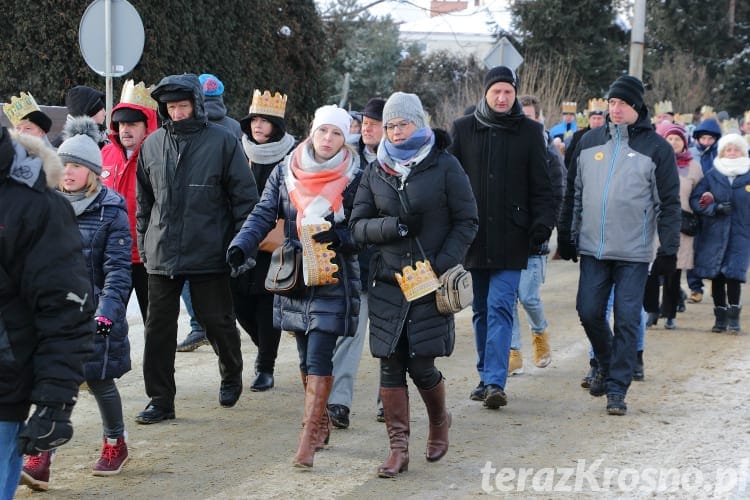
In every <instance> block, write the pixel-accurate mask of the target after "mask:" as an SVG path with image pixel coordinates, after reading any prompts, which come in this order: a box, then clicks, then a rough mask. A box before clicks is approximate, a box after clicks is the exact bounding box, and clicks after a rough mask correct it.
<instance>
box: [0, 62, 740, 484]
mask: <svg viewBox="0 0 750 500" xmlns="http://www.w3.org/2000/svg"><path fill="white" fill-rule="evenodd" d="M519 85H520V84H519V79H518V76H517V74H516V73H515V71H514V70H513V69H511V68H509V67H505V66H498V67H495V68H492V69H490V70H489V71H488V72H487V74H486V75H485V77H484V80H483V89H482V90H483V92H482V98H481V99H480V101H479V102H478V103H476V105H475V106H473V107H472V109H470V110H468V112H467V113H466V114H465V115H464V116H461V117H458V118H457V119H456V120H455V121H454V122H453V124H452V126H451V127H450V131H446V130H442V129H440V128H434V127H432V126H431V125H430V121H429V115H428V113H427V112H426V111H425V109H424V108H423V106H422V102H421V100H420V98H419V96H417V95H415V94H411V93H405V92H395V93H393V94H392V95H390V96H389V97H388V98H382V97H373V98H372V99H370V100H369V101H368V102H367V104H366V105H365V107H364V108H363V110H362V111H361V112H356V113H352V112H349V111H347V110H345V109H343V108H339V107H337V106H335V105H323V106H320V107H319V108H318V109H317V110H316V111H315V114H314V116H313V117H312V121H311V126H310V129H309V133H308V134H306V136H305V137H304V138H303V139H301V140H299V141H298V140H297V139H295V137H293V136H292V135H291V134H290V133H288V131H287V129H286V121H285V110H286V105H287V99H288V97H287V96H286V95H282V94H281V93H280V92H275V93H272V91H269V90H265V91H261V90H257V89H256V90H255V91H254V92H253V95H252V100H251V104H250V107H249V111H248V115H247V116H245V117H244V118H242V119H241V120H239V121H236V120H233V119H231V118H230V117H228V116H227V113H226V107H225V106H224V104H223V97H222V96H223V93H224V85H223V83H222V82H221V80H220V79H219V78H218V77H217V76H215V75H212V74H203V75H200V76H197V75H193V74H182V75H169V76H165V77H164V78H163V79H162V80H161V81H160V82H159V83H158V84H156V85H155V86H153V87H151V88H147V87H146V86H145V85H144V84H143V83H139V84H138V85H135V84H134V82H132V81H129V82H126V84H125V86H124V87H123V92H122V96H121V99H120V102H119V103H118V104H117V105H116V106H115V107H114V109H113V110H112V114H111V131H109V133H108V134H107V132H106V130H105V125H104V123H105V118H106V116H105V112H104V103H103V98H104V94H102V93H101V92H99V91H97V90H95V89H92V88H89V87H84V86H79V87H75V88H73V89H71V90H70V91H69V92H68V95H67V98H66V104H67V106H68V112H69V116H68V120H67V122H66V125H65V127H64V129H63V133H62V135H61V136H60V137H59V138H54V139H52V140H50V139H49V138H48V137H47V133H48V132H49V130H50V128H51V124H52V122H51V120H50V118H49V117H48V116H46V115H45V114H44V113H43V112H42V111H41V109H40V108H39V107H38V105H37V104H36V102H35V101H34V99H33V97H32V96H31V95H30V94H27V93H21V96H20V98H16V97H14V98H13V99H12V100H11V102H10V103H9V104H7V105H6V106H5V108H4V111H5V114H6V116H7V117H8V118H9V120H10V121H11V123H12V124H13V125H14V127H15V131H8V130H6V129H5V128H3V129H2V130H0V192H1V193H2V194H0V207H2V208H0V228H2V231H3V234H2V238H0V266H1V267H0V272H2V275H1V276H0V278H2V286H0V312H2V316H1V317H0V320H2V321H0V340H2V342H0V350H1V351H0V352H2V356H0V365H1V366H2V371H3V373H4V374H7V373H10V374H11V377H6V376H3V377H2V380H1V381H0V495H2V497H3V498H12V496H13V493H14V491H15V489H16V487H17V485H18V484H19V483H20V484H24V485H27V486H28V487H30V488H32V489H35V490H46V489H48V487H49V479H50V470H51V463H52V460H53V458H54V456H55V453H56V451H57V448H58V447H60V446H62V445H63V444H65V443H66V442H67V441H68V440H69V439H70V438H71V436H72V424H71V411H72V409H73V407H74V405H75V402H76V398H77V394H78V389H79V387H85V388H87V390H88V391H90V392H91V393H92V394H93V395H94V397H95V399H96V402H97V404H98V407H99V411H100V415H101V420H102V448H101V454H100V457H99V458H98V460H97V461H96V462H95V463H94V465H93V467H92V473H93V474H94V475H101V476H108V475H116V474H118V473H119V472H120V471H121V470H122V468H123V466H124V465H125V464H126V462H127V461H128V458H129V457H128V449H127V442H128V435H127V432H126V431H125V421H126V420H127V419H126V417H125V416H124V415H123V410H122V406H123V405H122V402H121V399H120V394H119V392H118V389H117V385H116V380H117V379H118V378H120V377H122V376H123V375H124V374H125V373H127V372H128V371H129V370H130V369H131V359H130V347H129V342H128V323H127V319H126V309H127V304H128V302H129V299H130V296H131V294H132V292H133V291H135V296H136V299H137V301H138V304H139V308H140V315H141V318H142V320H143V323H144V325H145V346H144V353H143V362H142V367H141V368H142V371H143V379H144V385H145V393H146V395H147V397H148V402H147V403H146V405H145V408H144V409H143V410H142V411H140V412H139V413H138V414H137V415H135V416H134V420H135V422H137V423H138V424H142V425H150V424H158V423H160V422H163V421H165V420H173V419H175V418H176V417H177V414H178V412H177V409H176V408H175V395H176V391H177V387H176V384H175V356H176V353H177V352H190V351H193V350H195V349H197V348H199V347H200V346H202V345H210V346H211V347H212V349H213V350H214V352H215V353H216V355H217V358H218V369H219V374H220V377H221V382H220V386H219V390H218V403H219V406H221V407H224V408H231V407H233V406H235V405H236V403H237V402H238V400H239V399H240V397H241V395H242V392H243V388H244V387H245V380H244V378H243V372H244V364H243V359H242V354H241V350H240V342H241V339H240V329H239V328H238V326H237V324H238V323H239V326H240V327H241V328H242V330H244V331H245V332H247V333H248V334H249V336H250V338H251V339H252V341H253V343H254V344H255V345H256V346H257V356H256V359H255V363H254V372H255V377H254V379H253V380H252V382H251V383H250V384H249V387H250V390H252V391H255V392H263V391H268V390H271V389H273V388H274V386H275V381H274V371H275V368H276V357H277V354H278V348H279V341H280V338H281V335H282V332H283V331H286V332H290V333H291V334H292V335H294V338H295V340H296V345H297V351H298V354H299V371H300V379H301V381H302V387H303V390H304V395H305V397H304V407H303V412H302V413H303V415H302V431H301V433H300V436H299V441H298V448H297V451H296V453H295V455H294V458H293V459H292V464H293V465H294V466H295V467H298V468H301V469H310V468H312V467H313V464H314V457H315V453H316V452H318V451H321V450H323V449H325V446H326V445H327V444H328V443H329V440H330V439H331V433H332V428H333V427H334V426H335V427H337V428H347V427H348V426H349V425H350V408H351V406H352V400H353V397H354V381H355V379H356V376H357V371H358V367H359V361H360V359H361V356H362V351H363V347H364V341H365V338H369V347H370V353H371V354H372V356H374V357H376V358H378V359H379V363H380V376H379V388H378V390H377V391H376V390H375V388H373V393H372V394H371V396H372V398H373V403H375V400H376V399H377V404H378V405H379V409H378V413H377V418H378V420H382V421H384V422H385V428H386V433H387V437H388V448H389V450H390V451H389V454H388V456H387V459H386V460H385V461H384V463H383V464H382V465H381V466H380V467H379V468H378V470H377V475H378V476H379V477H384V478H393V477H396V476H398V475H399V474H401V473H403V472H405V471H407V470H408V465H409V439H410V434H411V431H410V419H409V415H410V403H409V390H408V385H409V384H408V381H407V375H408V376H409V378H411V380H412V382H413V384H414V386H415V387H416V390H417V392H418V393H419V395H420V397H421V399H422V401H423V402H424V405H425V408H426V411H427V415H428V421H429V428H428V435H427V442H426V446H425V452H424V455H425V458H426V460H427V461H428V462H435V461H438V460H440V459H441V458H442V457H443V456H444V455H445V454H446V453H447V452H448V449H449V432H450V431H449V430H450V427H451V424H452V415H451V412H450V411H449V410H448V408H447V406H446V385H445V382H444V379H443V375H442V373H441V371H440V370H439V368H438V366H437V364H436V360H437V358H440V357H445V356H450V355H451V353H452V352H453V348H454V344H455V320H454V313H452V312H445V311H444V310H443V309H442V308H441V307H440V304H439V303H438V302H439V301H437V300H436V292H437V291H438V290H447V289H449V288H450V287H451V283H449V282H447V281H446V279H445V276H446V275H447V273H448V271H450V270H452V269H455V268H456V266H458V265H463V266H465V268H466V269H467V270H468V271H469V276H470V278H471V288H470V290H471V292H472V293H473V300H472V303H471V304H472V305H471V307H472V313H473V317H472V318H473V329H474V340H475V344H476V353H477V365H476V367H477V375H478V379H479V381H478V384H477V386H476V387H474V388H467V395H468V397H469V398H470V399H471V400H474V401H479V402H482V404H483V406H484V407H485V408H488V409H491V410H496V409H498V408H500V407H502V406H506V405H507V404H508V403H509V401H508V396H507V394H506V392H505V388H506V384H507V380H508V377H509V376H510V375H513V374H517V373H521V372H522V370H523V362H522V360H521V357H520V343H521V340H520V337H521V335H520V332H521V327H520V323H521V321H520V318H519V314H518V310H517V306H518V304H519V303H520V304H521V305H522V306H523V307H524V309H525V312H526V316H527V318H528V323H529V327H530V330H531V333H532V339H533V347H534V364H535V365H536V366H537V367H539V368H544V367H546V366H549V364H550V363H551V362H552V353H551V349H550V345H549V335H550V334H549V330H550V327H549V323H548V320H549V321H550V322H552V323H554V318H547V317H546V316H545V313H544V307H543V301H542V296H541V294H540V288H541V285H542V284H543V283H544V279H545V270H546V265H547V259H548V254H549V253H550V238H551V237H552V234H553V230H554V229H555V228H557V255H559V257H560V258H562V259H565V260H571V261H573V262H579V260H580V263H579V265H580V275H579V286H578V294H577V298H576V309H577V311H578V314H579V317H580V321H581V324H582V325H583V328H584V330H585V333H586V335H587V337H588V340H589V341H590V343H591V355H590V370H589V373H588V374H587V375H586V377H584V379H583V381H582V386H584V387H586V388H587V389H588V390H589V393H590V394H591V395H592V396H596V397H598V396H606V412H607V413H608V414H610V415H625V414H626V413H627V404H626V401H625V400H626V396H627V392H628V389H629V387H630V384H631V382H632V381H633V380H642V379H643V378H644V366H643V350H644V336H645V331H646V329H647V328H648V327H653V326H655V325H657V323H658V320H659V318H660V317H664V318H665V321H664V327H665V328H667V329H674V328H677V322H676V314H677V313H678V312H679V311H681V310H684V308H685V302H686V301H688V302H690V301H692V302H699V301H700V300H702V294H703V286H704V285H703V281H702V280H710V281H711V294H712V298H713V301H714V314H715V324H714V326H713V328H712V331H714V332H725V331H729V332H732V333H740V332H741V330H742V329H741V326H740V312H741V309H742V304H741V286H742V283H744V282H745V280H746V273H747V267H748V263H749V262H750V241H748V240H750V197H749V195H748V193H750V173H749V170H750V158H749V157H748V149H749V146H748V143H747V140H746V138H745V137H743V136H742V135H741V133H740V131H739V130H737V131H734V130H722V128H721V126H720V124H719V122H718V121H717V120H716V119H715V118H713V117H710V116H709V117H706V118H705V119H704V120H702V121H701V122H700V123H699V124H698V125H697V126H695V127H692V137H691V133H689V131H688V128H686V126H684V125H683V124H680V123H678V122H677V121H676V120H675V119H674V114H673V113H671V114H670V113H669V112H666V113H658V118H656V119H652V117H651V114H650V112H649V107H648V106H647V103H646V102H645V101H644V87H643V83H642V82H641V81H640V80H639V79H637V78H635V77H632V76H622V77H620V78H618V79H617V80H615V81H614V82H612V83H611V85H610V87H609V90H608V92H607V95H606V96H603V97H604V99H601V98H595V99H591V100H590V101H589V109H588V110H587V114H588V116H587V117H586V118H587V123H586V125H583V124H582V125H581V126H580V127H579V126H577V123H576V121H575V103H572V102H565V103H563V111H564V113H563V116H564V120H563V122H562V123H561V124H559V126H556V127H553V129H552V130H551V131H547V130H545V128H544V124H543V119H542V117H543V113H542V110H541V106H540V102H539V99H538V98H536V97H534V96H530V95H526V96H520V95H518V93H519V90H520V89H519ZM655 114H656V113H655ZM76 227H77V228H78V231H76V230H75V228H76ZM61 267H62V268H64V269H65V271H66V272H65V273H64V276H61V274H60V273H59V272H53V269H57V270H59V269H60V268H61ZM683 270H684V271H685V273H686V278H687V284H688V287H689V294H688V293H687V292H684V291H683V290H682V288H681V280H682V271H683ZM660 289H661V293H660ZM180 300H183V301H184V302H185V305H186V308H187V310H188V312H189V314H190V317H191V332H190V333H189V334H188V336H187V337H186V338H185V339H184V340H183V341H182V342H180V343H178V339H177V330H178V316H179V311H180ZM610 315H612V316H613V324H611V323H610V320H609V317H610ZM10 381H13V382H12V383H11V382H10ZM16 381H20V382H16ZM82 384H83V385H82ZM32 404H33V405H35V410H34V412H33V414H32V415H31V417H29V412H30V409H31V405H32ZM373 407H374V405H373ZM22 455H23V456H24V458H23V460H22V459H21V456H22Z"/></svg>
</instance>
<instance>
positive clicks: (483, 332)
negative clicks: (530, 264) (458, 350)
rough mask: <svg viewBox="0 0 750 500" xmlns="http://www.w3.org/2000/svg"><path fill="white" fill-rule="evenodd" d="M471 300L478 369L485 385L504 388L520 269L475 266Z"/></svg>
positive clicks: (472, 272)
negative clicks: (472, 297) (480, 267)
mask: <svg viewBox="0 0 750 500" xmlns="http://www.w3.org/2000/svg"><path fill="white" fill-rule="evenodd" d="M471 278H472V281H473V282H474V286H473V288H474V302H473V304H472V311H473V318H472V320H473V323H474V341H475V342H476V346H477V371H478V372H479V379H480V380H481V381H482V382H484V384H485V385H490V384H494V385H498V386H500V387H502V388H503V389H505V382H506V380H507V379H508V356H509V355H510V341H511V337H512V336H513V308H514V307H515V303H516V295H517V294H518V282H519V280H520V279H521V271H520V270H491V269H474V270H472V271H471Z"/></svg>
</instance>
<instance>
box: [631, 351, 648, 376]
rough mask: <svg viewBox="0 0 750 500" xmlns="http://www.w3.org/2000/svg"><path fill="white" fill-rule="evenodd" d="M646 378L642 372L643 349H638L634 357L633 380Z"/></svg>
mask: <svg viewBox="0 0 750 500" xmlns="http://www.w3.org/2000/svg"><path fill="white" fill-rule="evenodd" d="M644 378H646V375H645V374H644V372H643V351H638V352H637V353H636V358H635V369H634V370H633V380H637V381H638V382H640V381H642V380H643V379H644Z"/></svg>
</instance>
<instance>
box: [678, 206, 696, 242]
mask: <svg viewBox="0 0 750 500" xmlns="http://www.w3.org/2000/svg"><path fill="white" fill-rule="evenodd" d="M700 229H701V221H700V219H699V218H698V216H697V215H696V214H694V213H692V212H688V211H686V210H683V211H682V220H681V221H680V232H681V233H682V234H684V235H685V236H695V235H696V234H698V231H700Z"/></svg>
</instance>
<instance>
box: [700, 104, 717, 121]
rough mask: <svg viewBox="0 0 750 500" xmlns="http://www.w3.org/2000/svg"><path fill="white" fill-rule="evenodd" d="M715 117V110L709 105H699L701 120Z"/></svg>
mask: <svg viewBox="0 0 750 500" xmlns="http://www.w3.org/2000/svg"><path fill="white" fill-rule="evenodd" d="M708 118H716V111H714V108H713V107H711V106H701V120H707V119H708Z"/></svg>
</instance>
